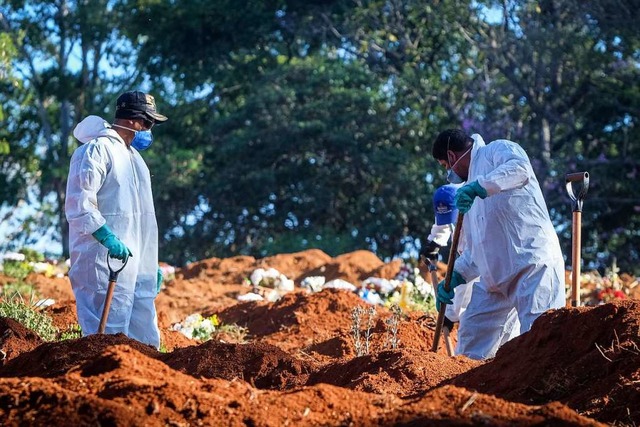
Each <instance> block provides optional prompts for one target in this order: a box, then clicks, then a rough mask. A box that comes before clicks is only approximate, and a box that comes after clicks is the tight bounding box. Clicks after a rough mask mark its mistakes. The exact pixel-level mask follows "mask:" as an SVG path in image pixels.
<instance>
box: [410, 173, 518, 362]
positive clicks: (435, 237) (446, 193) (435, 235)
mask: <svg viewBox="0 0 640 427" xmlns="http://www.w3.org/2000/svg"><path fill="white" fill-rule="evenodd" d="M461 186H462V185H461V184H446V185H443V186H441V187H439V188H438V189H437V190H436V191H435V193H434V195H433V208H434V211H435V222H434V224H433V226H432V227H431V233H430V234H429V236H428V237H427V242H426V244H425V245H424V246H423V247H422V249H421V251H420V256H421V257H422V258H425V260H426V261H428V262H437V261H438V255H439V252H440V249H441V248H443V247H445V246H447V245H448V244H449V242H450V240H451V235H452V233H453V231H454V230H455V223H456V221H457V219H458V208H456V205H455V195H456V192H457V190H458V189H459V188H460V187H461ZM464 248H465V241H464V236H461V238H460V240H459V241H458V248H457V249H458V250H457V252H458V254H461V253H462V252H463V251H464ZM477 281H478V278H477V277H474V278H472V279H470V280H469V281H468V282H466V283H462V284H460V285H458V286H456V287H455V290H454V296H453V298H452V299H451V300H452V303H451V304H447V307H446V310H445V317H444V326H445V327H447V328H448V329H449V330H452V329H453V326H454V323H458V335H460V334H461V332H460V331H462V333H465V329H466V328H467V323H466V322H465V321H463V320H462V318H463V316H462V314H463V313H464V312H465V310H466V309H467V306H468V305H469V301H471V293H472V291H473V284H474V283H476V282H477ZM508 321H509V324H513V325H514V327H513V328H511V333H510V334H508V335H506V336H504V338H503V339H502V340H501V342H500V345H502V344H504V343H505V342H506V341H508V340H509V339H511V338H513V337H515V336H517V334H516V333H515V331H516V329H519V323H518V316H517V314H516V312H515V310H513V311H512V312H511V313H510V314H509V318H508ZM471 327H473V325H471ZM459 354H460V348H459V343H458V344H457V345H456V348H455V349H454V355H459Z"/></svg>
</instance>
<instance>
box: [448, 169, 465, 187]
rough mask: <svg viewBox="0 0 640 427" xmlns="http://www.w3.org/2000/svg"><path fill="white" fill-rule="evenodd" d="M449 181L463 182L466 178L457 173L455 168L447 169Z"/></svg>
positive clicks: (454, 182) (453, 182)
mask: <svg viewBox="0 0 640 427" xmlns="http://www.w3.org/2000/svg"><path fill="white" fill-rule="evenodd" d="M447 181H449V182H450V183H451V184H462V183H463V182H464V179H462V177H461V176H460V175H458V174H457V173H455V172H454V171H453V169H447Z"/></svg>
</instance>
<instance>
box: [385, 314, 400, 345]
mask: <svg viewBox="0 0 640 427" xmlns="http://www.w3.org/2000/svg"><path fill="white" fill-rule="evenodd" d="M390 309H391V317H389V318H388V319H387V320H385V324H386V325H387V334H388V341H387V343H388V345H389V346H390V347H391V348H392V349H393V350H395V349H397V348H398V345H399V344H400V339H399V338H398V329H399V326H400V318H401V316H402V309H401V308H400V306H399V305H398V304H393V305H392V306H391V307H390Z"/></svg>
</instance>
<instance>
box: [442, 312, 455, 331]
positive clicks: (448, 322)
mask: <svg viewBox="0 0 640 427" xmlns="http://www.w3.org/2000/svg"><path fill="white" fill-rule="evenodd" d="M442 326H444V327H445V328H447V329H448V330H450V331H452V330H453V322H452V321H451V319H449V318H448V317H447V316H444V323H443V324H442Z"/></svg>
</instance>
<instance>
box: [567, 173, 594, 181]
mask: <svg viewBox="0 0 640 427" xmlns="http://www.w3.org/2000/svg"><path fill="white" fill-rule="evenodd" d="M588 179H589V172H573V173H568V174H567V175H566V176H565V181H566V182H582V181H585V180H588Z"/></svg>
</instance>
